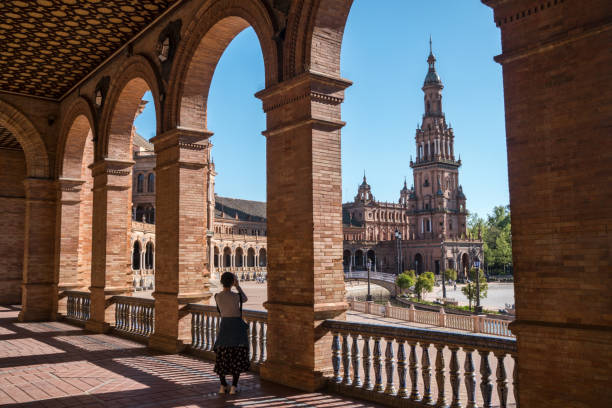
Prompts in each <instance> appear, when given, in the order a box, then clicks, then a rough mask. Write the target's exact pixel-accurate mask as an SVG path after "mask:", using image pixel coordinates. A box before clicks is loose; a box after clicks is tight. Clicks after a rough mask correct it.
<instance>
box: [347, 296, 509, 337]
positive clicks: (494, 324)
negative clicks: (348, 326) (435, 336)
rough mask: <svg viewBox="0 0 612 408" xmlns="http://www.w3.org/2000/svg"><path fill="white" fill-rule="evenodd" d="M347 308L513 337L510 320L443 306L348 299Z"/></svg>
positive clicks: (399, 318)
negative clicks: (431, 307) (418, 306)
mask: <svg viewBox="0 0 612 408" xmlns="http://www.w3.org/2000/svg"><path fill="white" fill-rule="evenodd" d="M349 309H350V310H353V311H355V312H360V313H366V314H373V315H376V316H383V317H389V318H392V319H397V320H404V321H406V322H414V323H421V324H428V325H431V326H437V327H447V328H449V329H457V330H465V331H470V332H473V333H482V334H489V335H492V336H501V337H514V335H513V334H512V332H511V331H510V328H509V324H510V323H511V322H512V321H511V320H502V319H495V318H492V317H487V316H485V315H462V314H453V313H446V312H445V311H444V308H443V307H440V309H439V310H438V311H429V310H418V309H416V308H415V307H414V305H410V307H409V308H407V307H399V306H391V305H390V304H389V303H387V305H381V304H378V303H373V302H360V301H357V300H349Z"/></svg>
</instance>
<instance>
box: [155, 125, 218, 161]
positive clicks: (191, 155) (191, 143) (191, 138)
mask: <svg viewBox="0 0 612 408" xmlns="http://www.w3.org/2000/svg"><path fill="white" fill-rule="evenodd" d="M212 135H213V133H212V132H209V131H207V130H204V131H201V130H193V129H183V128H175V129H171V130H169V131H167V132H164V133H162V134H161V135H158V136H155V137H154V138H153V139H151V142H152V143H153V146H154V147H155V154H156V155H157V164H156V171H159V170H161V169H163V168H165V167H167V166H171V165H174V164H179V165H180V166H181V167H191V168H202V167H204V166H206V165H207V164H208V149H209V148H210V147H211V146H212V144H211V143H210V141H209V140H208V139H209V138H210V137H211V136H212Z"/></svg>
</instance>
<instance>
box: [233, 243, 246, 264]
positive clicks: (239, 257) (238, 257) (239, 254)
mask: <svg viewBox="0 0 612 408" xmlns="http://www.w3.org/2000/svg"><path fill="white" fill-rule="evenodd" d="M243 259H244V256H243V252H242V248H240V247H238V248H236V260H235V261H234V262H235V264H236V267H237V268H242V267H243V266H244V265H243V263H242V260H243Z"/></svg>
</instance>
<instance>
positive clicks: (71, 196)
mask: <svg viewBox="0 0 612 408" xmlns="http://www.w3.org/2000/svg"><path fill="white" fill-rule="evenodd" d="M83 184H85V180H79V179H71V178H60V179H58V180H57V182H56V185H57V190H58V194H57V195H58V199H59V200H60V202H61V203H62V204H78V203H80V202H81V190H82V188H83Z"/></svg>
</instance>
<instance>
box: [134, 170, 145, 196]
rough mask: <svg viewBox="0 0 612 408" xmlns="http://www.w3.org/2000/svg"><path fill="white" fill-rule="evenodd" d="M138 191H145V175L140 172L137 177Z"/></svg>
mask: <svg viewBox="0 0 612 408" xmlns="http://www.w3.org/2000/svg"><path fill="white" fill-rule="evenodd" d="M136 192H137V193H142V192H144V175H143V174H139V175H138V177H137V182H136Z"/></svg>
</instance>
